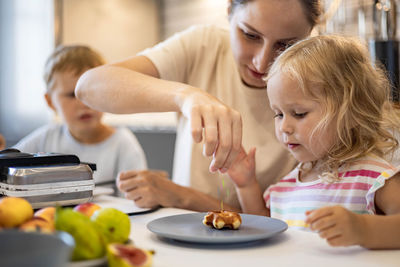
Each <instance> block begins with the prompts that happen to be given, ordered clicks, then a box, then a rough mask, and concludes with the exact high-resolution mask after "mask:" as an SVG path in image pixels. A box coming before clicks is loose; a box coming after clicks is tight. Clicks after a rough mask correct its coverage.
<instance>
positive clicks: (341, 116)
mask: <svg viewBox="0 0 400 267" xmlns="http://www.w3.org/2000/svg"><path fill="white" fill-rule="evenodd" d="M389 91H390V85H389V83H388V81H387V79H386V76H385V75H384V73H383V72H382V71H380V70H379V69H377V68H374V67H373V65H372V64H371V61H370V58H369V53H368V50H367V49H366V47H365V46H364V45H362V44H361V43H360V42H359V41H357V40H356V39H352V38H348V37H340V36H317V37H312V38H309V39H306V40H304V41H300V42H298V43H297V44H295V45H293V46H292V47H291V48H289V49H288V50H286V51H285V52H283V53H282V54H281V55H280V56H279V57H278V59H277V60H276V62H275V63H274V64H273V65H272V67H271V69H270V71H269V74H268V77H267V92H268V98H269V102H270V106H271V109H272V110H273V111H274V113H275V134H276V136H277V138H278V140H279V142H280V143H282V144H283V145H284V146H285V147H286V149H288V150H289V151H290V153H291V154H292V155H293V156H294V157H295V158H296V159H297V161H298V162H299V165H298V166H297V167H296V168H295V169H294V170H292V171H291V172H290V173H289V174H288V175H286V176H285V177H284V178H283V179H281V180H280V181H279V182H278V183H276V184H274V185H272V186H270V187H269V188H268V189H267V190H266V191H265V192H264V195H262V194H261V191H260V189H259V186H258V184H257V182H256V180H255V175H254V173H255V172H254V167H255V149H254V148H253V149H251V150H250V151H249V153H248V154H246V153H245V152H244V151H242V152H241V154H240V156H239V157H238V158H237V160H236V162H235V163H236V164H233V166H232V167H231V168H230V170H229V171H228V174H229V175H230V177H231V179H232V180H233V182H234V183H235V185H236V191H237V193H238V195H239V199H240V202H241V205H242V209H243V210H244V211H245V212H249V213H256V214H265V215H268V216H271V217H274V218H279V219H282V220H285V221H286V222H287V223H288V225H289V226H292V227H297V228H302V229H310V230H313V231H316V232H318V233H319V235H320V236H321V237H322V238H324V239H326V240H327V241H328V243H329V244H330V245H332V246H348V245H361V246H364V247H367V248H400V227H399V225H400V194H399V193H398V192H400V174H399V170H400V168H398V167H396V166H394V165H392V164H391V163H390V162H391V161H392V155H393V152H394V151H395V149H396V148H397V146H398V142H397V140H396V139H395V137H394V136H393V133H394V132H397V131H399V129H398V127H399V125H400V122H399V119H398V117H397V116H396V114H395V112H394V110H393V109H392V107H391V104H390V102H389ZM263 200H264V201H263ZM381 215H387V216H381Z"/></svg>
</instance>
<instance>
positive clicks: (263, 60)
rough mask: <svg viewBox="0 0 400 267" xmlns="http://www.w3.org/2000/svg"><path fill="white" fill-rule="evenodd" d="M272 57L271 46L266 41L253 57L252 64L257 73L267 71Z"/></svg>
mask: <svg viewBox="0 0 400 267" xmlns="http://www.w3.org/2000/svg"><path fill="white" fill-rule="evenodd" d="M273 59H274V51H273V46H271V45H270V44H269V43H268V42H265V43H264V44H263V45H262V46H260V47H259V48H258V50H257V51H256V53H255V55H254V57H253V65H254V67H255V68H256V70H257V71H258V72H259V73H267V70H268V67H269V65H270V64H271V62H272V61H273Z"/></svg>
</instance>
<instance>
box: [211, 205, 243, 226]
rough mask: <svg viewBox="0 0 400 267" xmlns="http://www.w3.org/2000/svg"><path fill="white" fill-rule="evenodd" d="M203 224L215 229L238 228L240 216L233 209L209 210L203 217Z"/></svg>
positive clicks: (240, 220)
mask: <svg viewBox="0 0 400 267" xmlns="http://www.w3.org/2000/svg"><path fill="white" fill-rule="evenodd" d="M203 224H204V225H207V226H210V227H213V228H215V229H223V228H227V229H233V230H236V229H239V227H240V225H241V224H242V218H241V217H240V215H239V213H237V212H234V211H225V210H223V211H209V212H208V213H207V214H206V215H205V216H204V219H203Z"/></svg>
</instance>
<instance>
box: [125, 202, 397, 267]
mask: <svg viewBox="0 0 400 267" xmlns="http://www.w3.org/2000/svg"><path fill="white" fill-rule="evenodd" d="M190 212H192V211H188V210H182V209H173V208H161V209H159V210H156V211H154V212H151V213H147V214H141V215H133V216H131V217H130V218H131V222H132V230H131V236H130V238H131V239H132V240H133V242H134V243H135V245H136V246H138V247H142V248H146V249H153V250H155V252H156V254H155V255H154V257H153V266H154V267H162V266H165V267H180V266H182V267H192V266H193V267H196V266H199V267H213V266H220V267H225V266H227V267H234V266H245V267H250V266H290V267H293V266H295V267H301V266H305V267H312V266H323V267H329V266H333V267H345V266H352V267H355V266H362V267H366V266H374V267H376V266H379V267H381V266H382V267H383V266H400V250H367V249H364V248H361V247H358V246H353V247H348V248H333V247H330V246H329V245H328V244H327V243H326V242H325V241H324V240H322V239H321V238H319V236H318V235H317V234H315V233H310V232H304V231H299V230H291V229H288V230H287V231H285V232H284V233H281V234H278V235H277V236H274V237H272V238H270V239H267V240H265V241H262V242H254V243H252V245H249V244H247V245H246V244H245V245H240V244H235V245H225V246H223V245H204V244H203V245H200V244H191V243H185V242H179V241H173V240H166V239H161V238H158V237H157V236H156V235H155V234H153V233H152V232H150V231H149V230H148V229H147V227H146V225H147V223H148V222H150V221H152V220H154V219H157V218H160V217H164V216H170V215H176V214H184V213H190ZM399 227H400V226H399Z"/></svg>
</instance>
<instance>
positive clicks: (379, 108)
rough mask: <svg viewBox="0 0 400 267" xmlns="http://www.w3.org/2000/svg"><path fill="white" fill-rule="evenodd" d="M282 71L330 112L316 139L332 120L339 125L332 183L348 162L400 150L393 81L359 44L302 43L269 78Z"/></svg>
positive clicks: (330, 167)
mask: <svg viewBox="0 0 400 267" xmlns="http://www.w3.org/2000/svg"><path fill="white" fill-rule="evenodd" d="M278 71H279V72H281V73H284V74H285V75H289V77H291V78H293V79H294V80H295V81H296V82H298V84H299V87H300V88H301V90H302V91H303V93H304V94H305V95H308V96H311V97H312V98H314V99H315V100H317V101H319V102H320V103H321V105H322V107H323V109H324V115H323V117H322V118H321V121H320V122H319V124H318V125H317V127H316V128H315V129H314V130H313V132H312V133H313V134H312V135H311V138H312V137H313V135H314V134H315V133H316V132H319V131H324V130H325V129H326V127H327V125H328V124H329V123H330V122H333V123H335V124H336V129H337V130H336V136H337V140H336V142H335V144H334V145H333V146H332V147H331V148H330V149H329V151H328V156H327V158H326V159H324V161H323V167H322V171H323V172H324V174H323V175H322V176H323V177H324V176H325V177H326V176H328V177H326V180H332V178H333V179H334V180H337V179H338V169H339V167H341V166H343V165H344V164H345V163H351V162H352V161H354V160H356V159H358V158H360V157H362V156H365V155H366V154H368V153H370V152H373V153H376V154H377V155H379V156H384V155H386V154H387V153H389V152H393V151H394V150H395V149H396V148H397V146H398V142H397V140H396V138H395V137H394V136H393V132H396V131H398V130H399V125H400V124H399V117H398V115H396V113H395V111H394V110H393V108H392V105H391V104H390V83H389V81H388V79H387V77H386V75H385V73H384V72H383V71H382V69H380V68H378V67H376V68H374V66H373V64H372V63H371V60H370V56H369V52H368V49H367V48H366V46H364V45H363V44H362V43H361V42H360V41H359V40H357V39H355V38H350V37H343V36H338V35H325V36H315V37H311V38H308V39H306V40H303V41H300V42H298V43H297V44H295V45H293V46H292V47H291V48H289V49H287V50H286V51H284V52H283V53H282V54H281V55H280V56H279V57H278V58H277V60H276V61H275V62H274V64H273V65H272V66H271V69H270V71H269V74H268V77H267V80H268V79H269V78H270V77H272V76H273V75H274V74H275V73H277V72H278ZM315 88H318V89H315ZM313 89H314V90H313ZM392 155H393V154H392ZM328 172H331V173H332V172H333V174H330V175H329V174H328Z"/></svg>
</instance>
